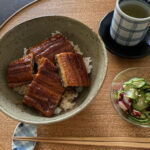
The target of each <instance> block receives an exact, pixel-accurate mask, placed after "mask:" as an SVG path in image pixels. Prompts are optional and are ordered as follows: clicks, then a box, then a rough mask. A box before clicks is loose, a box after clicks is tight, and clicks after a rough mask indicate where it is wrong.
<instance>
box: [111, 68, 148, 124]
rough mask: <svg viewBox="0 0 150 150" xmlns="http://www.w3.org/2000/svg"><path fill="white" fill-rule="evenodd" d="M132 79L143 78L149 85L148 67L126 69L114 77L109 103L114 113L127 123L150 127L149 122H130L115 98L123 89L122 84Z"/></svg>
mask: <svg viewBox="0 0 150 150" xmlns="http://www.w3.org/2000/svg"><path fill="white" fill-rule="evenodd" d="M133 77H139V78H144V79H145V80H146V81H147V82H148V83H150V67H135V68H128V69H126V70H123V71H121V72H120V73H118V74H117V75H116V77H115V78H114V79H113V81H112V85H111V92H110V97H111V102H112V105H113V107H114V109H115V110H116V112H117V113H118V114H119V116H120V117H121V118H122V119H124V120H125V121H127V122H128V123H131V124H133V125H136V126H141V127H150V121H149V122H148V123H138V122H135V121H133V120H131V119H130V118H129V117H128V115H127V113H125V112H124V111H123V110H122V109H121V108H120V106H119V105H118V103H117V100H116V98H115V95H116V92H117V91H118V90H120V89H122V87H123V83H124V82H126V81H128V80H130V79H131V78H133Z"/></svg>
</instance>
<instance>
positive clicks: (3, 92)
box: [0, 16, 107, 124]
mask: <svg viewBox="0 0 150 150" xmlns="http://www.w3.org/2000/svg"><path fill="white" fill-rule="evenodd" d="M55 31H60V32H61V33H62V34H63V35H64V36H66V37H67V39H69V40H71V41H73V42H74V43H75V44H78V45H79V47H80V49H81V51H82V52H83V53H84V56H90V57H91V58H92V65H93V70H92V73H91V75H90V81H91V85H90V87H89V88H86V89H84V90H83V92H81V93H80V95H79V97H78V98H77V99H76V103H77V105H76V106H75V107H74V108H73V109H72V110H70V111H67V112H66V113H62V114H60V115H58V116H53V117H50V118H48V117H44V116H42V115H40V114H39V113H37V111H35V110H33V109H31V108H28V107H24V106H23V105H22V104H21V101H22V98H23V97H21V96H19V95H18V94H16V93H15V92H14V91H13V90H12V89H10V88H8V87H7V79H6V71H7V66H8V64H9V63H10V62H11V61H13V60H15V59H18V58H20V57H22V55H23V49H24V48H29V47H31V46H34V45H35V44H37V43H38V42H40V41H42V40H44V39H46V38H47V37H49V36H50V35H51V33H53V32H55ZM0 62H1V63H0V110H1V111H3V112H4V113H5V114H7V115H8V116H10V117H12V118H14V119H16V120H18V121H21V122H26V123H31V124H48V123H54V122H58V121H62V120H64V119H67V118H69V117H71V116H73V115H75V114H77V113H78V112H80V111H81V110H82V109H84V108H85V107H86V106H87V105H88V104H89V103H90V102H91V101H92V100H93V98H94V97H95V96H96V94H97V93H98V91H99V90H100V87H101V86H102V83H103V80H104V77H105V74H106V70H107V54H106V50H105V48H104V45H103V43H102V42H101V40H100V38H99V37H98V35H97V34H96V33H94V32H93V31H92V30H91V29H90V28H89V27H87V26H86V25H84V24H83V23H81V22H79V21H77V20H74V19H71V18H68V17H63V16H44V17H40V18H34V19H32V20H29V21H26V22H24V23H22V24H20V25H18V26H16V27H14V28H13V29H12V30H10V31H9V32H8V33H6V34H5V35H4V36H3V37H2V39H0Z"/></svg>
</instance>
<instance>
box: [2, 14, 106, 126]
mask: <svg viewBox="0 0 150 150" xmlns="http://www.w3.org/2000/svg"><path fill="white" fill-rule="evenodd" d="M46 17H57V18H62V19H67V20H70V21H73V22H77V23H79V24H81V25H82V26H84V27H86V28H87V29H88V30H89V31H91V32H92V33H93V34H94V35H95V36H96V37H97V39H98V42H99V43H100V45H101V48H102V49H103V55H104V57H105V59H104V65H105V66H104V67H103V68H104V71H103V75H101V76H99V78H98V81H97V82H98V83H97V86H96V87H95V90H94V92H93V94H92V96H91V97H89V98H88V99H87V100H86V101H83V103H81V104H80V105H79V106H78V107H77V108H75V109H73V110H71V111H69V112H68V113H67V112H66V113H64V114H62V115H63V116H62V117H59V115H58V116H56V117H52V118H51V117H50V118H49V119H50V120H45V121H28V120H27V119H20V118H19V119H18V117H16V116H14V115H13V114H10V113H9V112H8V111H7V110H5V109H4V108H2V107H1V106H0V110H1V111H2V112H3V113H4V114H6V115H7V116H8V117H11V118H12V119H15V120H17V121H20V122H24V123H29V124H37V125H44V124H52V123H56V122H60V121H64V120H66V119H69V118H71V117H73V116H75V115H76V114H78V113H79V112H80V111H82V110H83V109H85V108H86V107H87V106H88V105H89V104H90V102H91V101H92V100H94V98H95V97H96V96H97V94H98V92H99V91H100V89H101V87H102V85H103V83H104V80H105V77H106V73H107V67H108V56H107V52H106V48H105V46H104V43H103V41H102V40H101V39H100V37H99V35H98V33H96V32H95V31H94V30H93V29H91V28H90V27H88V26H87V25H86V24H84V23H82V22H81V21H78V20H76V19H73V18H70V17H66V16H61V15H45V16H40V17H35V18H33V19H29V20H26V21H24V22H22V23H20V24H18V25H16V26H14V27H13V28H12V29H10V30H8V31H7V32H6V33H5V34H4V35H3V36H2V37H1V38H0V41H1V40H2V39H3V38H5V37H6V36H7V35H8V34H9V33H10V32H12V31H13V30H15V29H16V28H17V27H18V26H21V25H22V24H24V23H27V22H30V21H34V20H37V19H42V18H46ZM97 75H100V70H99V71H98V73H97Z"/></svg>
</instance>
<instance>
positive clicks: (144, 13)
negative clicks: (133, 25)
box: [120, 0, 150, 18]
mask: <svg viewBox="0 0 150 150" xmlns="http://www.w3.org/2000/svg"><path fill="white" fill-rule="evenodd" d="M120 8H121V10H122V11H123V12H124V13H125V14H127V15H128V16H131V17H135V18H146V17H149V16H150V7H149V6H148V4H147V5H146V4H145V3H144V2H141V1H136V0H129V1H128V0H126V1H124V2H122V3H121V4H120Z"/></svg>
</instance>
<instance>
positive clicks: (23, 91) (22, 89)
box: [13, 84, 29, 95]
mask: <svg viewBox="0 0 150 150" xmlns="http://www.w3.org/2000/svg"><path fill="white" fill-rule="evenodd" d="M28 85H29V84H25V85H21V86H18V87H13V90H14V91H15V92H17V93H18V94H19V95H25V94H26V91H27V88H28Z"/></svg>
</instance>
